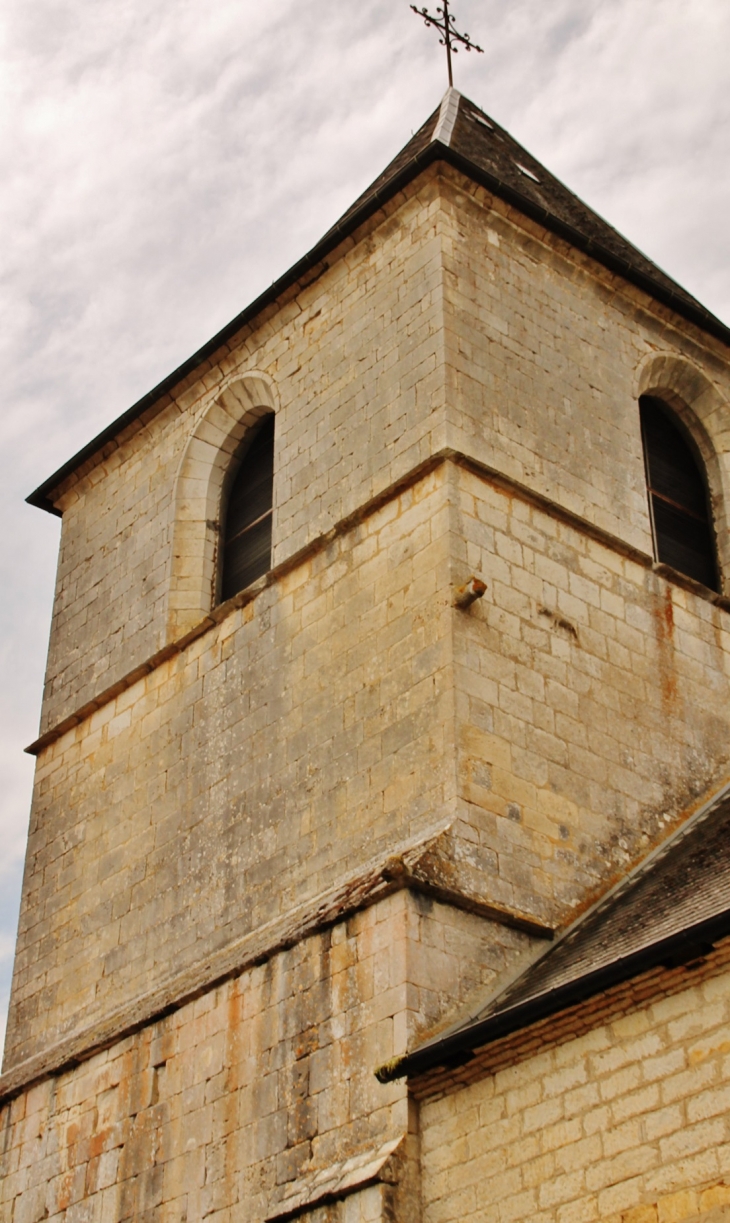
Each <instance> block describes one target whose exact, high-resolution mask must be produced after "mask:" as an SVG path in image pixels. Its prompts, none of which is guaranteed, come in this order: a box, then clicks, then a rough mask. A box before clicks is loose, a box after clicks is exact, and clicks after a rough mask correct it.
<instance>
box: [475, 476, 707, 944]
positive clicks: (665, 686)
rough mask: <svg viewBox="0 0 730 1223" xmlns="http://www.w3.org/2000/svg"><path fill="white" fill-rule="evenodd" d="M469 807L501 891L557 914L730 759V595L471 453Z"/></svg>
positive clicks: (591, 891) (622, 866)
mask: <svg viewBox="0 0 730 1223" xmlns="http://www.w3.org/2000/svg"><path fill="white" fill-rule="evenodd" d="M458 486H459V494H458V495H459V501H458V511H455V520H454V531H453V536H452V539H453V541H454V566H455V568H457V569H461V571H468V572H473V573H476V574H478V575H479V576H480V577H482V578H483V580H484V581H485V582H486V583H487V592H486V594H485V596H484V598H483V599H481V600H480V601H479V602H478V603H475V604H474V605H473V606H472V608H471V609H470V611H469V612H468V613H467V614H466V615H460V616H457V617H455V619H454V621H453V626H454V676H455V678H454V682H455V688H456V711H457V723H458V728H457V741H458V744H459V765H458V771H459V782H458V785H459V799H460V803H461V804H462V810H463V818H464V820H465V821H467V822H468V823H469V824H470V826H471V827H472V828H473V829H474V830H475V832H476V831H477V830H478V843H479V846H480V850H481V853H482V860H483V861H490V860H491V864H492V866H491V874H490V877H489V888H490V891H491V896H492V899H494V900H495V901H500V902H501V903H503V904H506V905H510V904H518V905H519V907H521V908H523V909H527V910H528V911H531V912H537V913H542V914H543V916H546V917H549V918H550V919H551V920H552V921H553V922H556V923H557V924H563V923H564V922H565V920H566V917H567V914H568V913H569V912H571V911H574V910H575V908H576V907H577V906H581V905H584V904H585V903H586V901H587V899H588V898H589V897H590V896H591V895H595V894H597V893H598V892H600V891H602V890H603V888H605V886H606V884H607V883H608V882H609V881H610V880H611V879H612V878H617V877H618V876H619V875H621V874H623V873H624V872H625V871H626V869H628V867H629V866H630V865H631V864H633V863H634V862H636V861H638V860H639V859H640V858H642V857H643V856H644V854H645V853H646V852H647V851H648V849H649V848H651V846H652V845H655V844H659V843H660V842H661V841H662V840H663V839H664V837H665V836H666V835H667V834H668V833H669V831H670V830H671V829H672V828H673V827H674V826H675V825H676V822H677V821H678V820H679V819H680V818H684V817H685V816H686V814H687V813H688V812H689V811H690V810H691V809H692V806H693V805H694V804H696V803H697V801H698V799H699V798H700V797H701V795H703V794H705V793H706V792H708V791H711V790H712V789H713V788H714V787H715V786H717V785H719V784H720V783H721V782H722V781H724V780H725V779H726V777H727V776H728V774H730V613H729V612H728V611H726V610H724V609H723V608H721V607H719V606H716V605H715V604H713V603H712V602H711V601H710V600H709V599H707V598H704V597H703V596H702V595H701V594H699V593H694V592H693V591H691V590H689V589H684V588H682V587H681V586H679V585H678V584H676V583H675V582H672V581H668V580H667V579H666V578H664V577H662V576H660V575H659V574H658V573H655V572H653V571H652V569H651V568H650V567H647V566H646V565H642V564H640V563H638V562H637V561H636V560H634V559H632V558H631V557H627V556H625V555H622V554H621V553H620V552H619V551H617V550H616V549H614V548H612V547H610V546H607V544H605V543H603V542H601V541H600V540H598V539H594V538H591V536H590V535H588V534H586V533H585V531H583V530H582V529H580V527H576V526H575V525H573V524H571V523H570V522H568V521H561V520H560V518H558V517H556V516H555V515H554V514H552V513H550V512H548V511H546V510H545V509H544V508H543V507H541V506H540V505H538V504H534V503H533V504H531V503H530V502H529V500H527V499H526V498H525V497H522V496H520V495H517V494H515V493H514V492H513V491H510V490H509V489H504V488H500V487H498V486H497V485H495V484H494V483H493V482H491V481H490V480H489V479H487V478H485V477H483V476H480V475H479V474H478V473H477V472H474V471H468V470H465V469H464V468H460V469H459V472H458Z"/></svg>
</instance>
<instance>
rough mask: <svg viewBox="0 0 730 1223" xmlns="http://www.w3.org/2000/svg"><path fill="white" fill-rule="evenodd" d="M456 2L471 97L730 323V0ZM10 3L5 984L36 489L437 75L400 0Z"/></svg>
mask: <svg viewBox="0 0 730 1223" xmlns="http://www.w3.org/2000/svg"><path fill="white" fill-rule="evenodd" d="M434 7H435V4H431V8H434ZM455 8H456V12H457V15H458V19H459V22H460V24H461V25H462V28H464V27H465V28H467V29H468V30H469V31H470V33H471V34H472V36H473V37H474V38H475V39H476V40H477V41H478V42H479V43H481V45H482V46H484V48H485V51H486V53H485V55H483V56H477V55H475V54H471V55H466V54H463V53H462V54H460V55H459V56H458V58H457V61H456V71H457V85H458V86H459V87H460V88H461V89H462V91H463V92H464V93H466V94H468V95H469V96H470V97H472V98H473V99H474V100H475V101H476V102H478V103H479V104H480V105H482V106H484V107H485V109H486V110H488V111H489V112H491V113H492V114H493V115H494V116H495V118H497V119H498V120H499V121H500V122H501V123H503V124H504V125H505V126H507V127H508V128H509V129H510V130H511V131H512V132H513V133H514V135H515V136H516V137H517V138H518V139H520V140H522V141H523V143H525V144H526V145H527V147H528V148H529V149H530V150H531V151H532V152H533V153H534V154H535V155H536V156H537V157H539V158H540V159H541V160H542V161H544V162H545V164H546V165H548V166H549V167H550V169H551V170H552V171H553V172H554V173H556V174H558V175H559V176H560V177H561V178H563V179H564V180H565V181H567V182H568V183H569V185H570V186H571V187H572V188H573V189H574V190H575V191H577V193H578V194H579V195H582V196H583V197H584V198H585V199H586V200H587V201H588V202H589V203H590V204H592V205H593V206H594V207H595V208H597V209H598V211H599V212H601V213H602V214H603V215H605V216H607V217H608V218H609V219H610V220H611V221H612V222H613V223H614V224H615V225H617V227H618V228H619V229H621V230H622V231H623V232H625V233H626V235H627V236H628V237H629V238H631V239H632V240H633V241H634V242H636V244H637V245H639V246H640V247H642V248H643V249H644V250H646V251H647V253H648V254H650V255H651V256H652V258H654V259H655V260H656V261H657V262H658V263H659V264H661V265H662V266H663V267H665V268H666V269H667V271H669V272H670V273H671V274H672V275H673V276H675V277H676V278H677V279H678V280H679V281H680V282H681V283H683V284H684V285H686V287H687V288H688V289H690V291H692V292H693V293H695V294H696V295H697V296H698V297H699V298H700V300H702V301H703V302H704V303H705V304H706V305H708V306H709V307H710V308H711V309H713V310H715V312H716V313H718V314H720V316H721V317H724V318H725V320H726V321H730V257H729V256H730V250H729V245H730V242H729V239H728V236H727V226H726V218H727V216H728V214H729V212H730V157H729V156H728V147H727V144H728V135H727V133H728V131H729V130H730V124H729V123H728V118H729V117H730V116H729V114H728V112H729V110H730V101H729V100H728V91H727V72H726V68H725V60H726V49H727V47H728V45H730V6H728V5H727V3H726V0H703V3H702V4H701V5H696V4H695V5H688V4H686V0H551V3H550V4H545V3H544V0H511V3H510V4H505V3H504V0H456V4H455ZM0 23H1V24H0V54H2V58H3V73H2V82H1V83H0V100H1V101H2V105H1V106H0V113H2V115H4V116H5V118H4V120H3V126H2V127H1V128H0V142H1V149H2V164H3V167H4V181H3V186H2V191H1V194H0V219H1V222H0V223H1V224H2V228H3V234H4V242H3V250H4V260H3V271H2V276H1V277H0V357H1V359H2V369H3V372H4V385H3V410H2V413H0V463H2V479H0V513H2V521H3V523H4V530H3V532H2V538H1V542H0V577H1V579H2V589H3V594H4V597H3V601H2V606H1V607H0V630H1V632H0V664H1V665H2V675H3V681H4V682H3V684H2V686H1V687H0V769H1V770H2V772H1V776H2V788H1V789H0V827H1V829H2V843H1V844H2V848H1V850H0V895H2V898H3V899H2V903H1V904H0V1005H2V996H3V991H4V996H5V997H6V995H7V983H8V980H9V970H10V960H11V943H12V937H13V934H14V926H15V918H16V911H17V898H18V892H19V880H20V870H21V864H22V853H23V848H24V838H25V829H26V821H27V809H28V803H29V795H30V784H31V779H32V761H31V760H30V759H29V758H28V757H24V756H23V754H22V751H21V749H22V746H23V744H24V743H27V742H28V741H29V740H30V739H32V738H33V737H34V735H35V733H36V726H37V720H38V708H39V700H40V693H41V684H42V670H43V663H44V654H45V642H46V639H47V633H48V624H49V615H50V603H51V597H52V586H53V575H54V568H55V552H56V548H57V542H58V524H57V522H56V521H55V520H53V519H51V518H50V517H48V516H47V515H43V514H41V513H40V512H39V511H38V510H32V509H30V508H29V507H28V506H25V505H24V504H23V497H24V496H25V495H26V494H27V493H28V492H29V491H30V490H31V488H33V487H34V486H35V485H36V484H37V483H38V482H39V481H40V480H41V479H42V478H43V477H44V476H46V475H47V474H49V473H50V471H52V470H53V469H54V468H55V467H56V466H57V465H58V464H60V463H61V462H62V461H63V460H64V459H65V458H67V457H68V456H69V455H70V454H71V453H73V451H74V450H76V449H77V448H78V447H79V446H80V445H82V444H83V442H85V441H86V440H87V439H88V438H89V437H90V436H92V435H93V434H94V433H96V432H97V431H98V430H99V429H100V428H101V427H102V426H103V425H104V424H106V423H107V422H108V421H109V420H111V419H112V418H113V417H114V416H116V415H117V414H118V413H119V412H121V411H123V410H124V409H125V408H126V407H128V406H129V404H130V403H132V402H133V401H134V400H135V399H136V398H138V397H139V396H140V395H141V394H142V393H143V392H144V391H146V390H148V389H149V388H150V387H151V386H152V385H153V384H154V383H155V382H156V381H158V380H159V379H160V378H161V377H162V376H163V375H164V374H166V373H167V372H169V370H171V369H172V368H173V367H174V366H175V365H176V364H178V363H179V362H180V361H182V360H183V359H184V358H185V357H186V356H188V355H189V354H190V353H191V352H192V351H193V350H194V349H195V348H197V347H198V346H199V345H200V344H201V343H202V342H203V341H204V340H205V339H207V338H208V337H209V336H210V335H211V334H212V333H213V332H214V331H215V330H216V329H217V328H219V327H220V326H222V325H223V324H224V323H225V322H226V321H227V320H228V319H229V318H231V317H232V316H233V315H234V314H236V313H237V312H238V311H239V310H240V309H241V308H242V307H243V306H244V305H246V303H247V302H248V301H250V300H251V299H252V298H253V297H255V296H256V295H257V294H258V293H259V292H260V291H261V290H262V289H263V288H264V287H265V286H266V285H267V284H268V283H269V282H270V281H271V280H273V279H275V278H276V277H277V276H278V275H280V274H281V273H282V272H283V271H284V270H285V269H286V268H287V266H289V265H290V264H291V263H293V262H294V261H295V260H296V259H297V258H298V257H299V256H300V255H301V254H303V253H304V251H305V250H306V249H307V248H308V247H310V246H311V245H312V244H313V243H314V241H316V239H317V238H318V237H319V236H320V235H321V234H322V233H323V232H324V231H325V230H326V229H327V228H328V227H329V225H330V224H332V222H333V221H335V220H336V218H337V216H338V215H339V214H340V213H342V212H343V211H344V210H345V208H346V207H347V206H348V205H349V204H350V203H351V202H352V200H353V199H354V198H355V197H356V196H357V195H358V194H359V193H360V192H361V191H362V190H363V189H364V187H365V186H367V184H368V182H369V181H370V180H372V179H373V178H374V177H375V176H376V175H377V174H378V173H379V172H380V170H381V169H382V168H383V167H384V165H385V164H386V162H387V161H388V160H389V159H390V158H391V157H392V156H393V155H394V154H395V153H396V152H397V151H398V149H399V148H400V147H401V145H402V144H404V143H405V141H406V140H407V139H408V137H409V136H410V134H411V132H412V130H414V129H415V128H417V127H418V126H419V125H420V124H421V123H422V122H423V120H424V119H425V117H426V116H427V115H428V114H429V113H430V111H431V110H432V109H433V108H434V107H435V106H436V105H437V103H438V101H439V98H440V96H441V93H442V92H443V88H444V85H445V79H444V65H443V62H442V51H441V49H440V48H439V47H438V45H437V42H436V38H435V36H434V35H433V32H429V31H428V30H426V29H425V28H424V26H423V25H422V23H419V22H418V21H417V19H416V18H415V17H414V16H413V14H412V13H411V12H410V10H409V7H408V0H339V3H337V4H332V3H324V0H311V2H310V3H309V4H307V5H303V4H301V3H300V2H299V0H269V3H268V4H267V5H262V4H261V3H254V2H253V0H216V3H215V4H211V3H204V2H203V0H177V2H176V3H175V4H172V3H169V0H167V2H166V0H151V2H150V0H126V3H124V4H120V3H118V0H114V2H112V0H99V2H98V3H97V4H95V5H89V4H87V3H83V2H82V0H35V2H34V3H33V4H32V5H29V4H27V3H25V0H6V5H5V10H4V13H3V14H2V16H1V17H0Z"/></svg>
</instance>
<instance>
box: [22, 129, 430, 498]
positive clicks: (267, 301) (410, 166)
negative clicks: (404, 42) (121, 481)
mask: <svg viewBox="0 0 730 1223" xmlns="http://www.w3.org/2000/svg"><path fill="white" fill-rule="evenodd" d="M446 151H447V149H446V146H445V145H443V144H442V143H441V142H440V141H433V142H432V143H430V144H429V145H428V146H427V147H426V148H425V149H423V150H422V151H421V152H420V153H418V154H416V155H415V156H414V157H413V158H412V159H411V160H410V161H408V162H407V163H406V164H405V165H404V167H403V168H402V169H401V170H400V171H398V173H396V174H395V175H394V176H393V178H391V179H389V180H388V181H387V182H386V183H384V184H383V186H382V187H380V188H378V189H377V190H375V191H374V192H373V193H372V194H371V195H369V196H368V197H367V199H366V200H364V201H363V203H362V205H361V206H360V207H359V208H358V209H356V210H355V211H354V212H353V213H351V214H350V215H348V217H347V221H346V223H344V224H343V223H341V222H338V223H337V224H336V225H334V226H333V228H332V229H330V230H328V232H327V233H326V234H325V236H324V237H323V238H322V239H321V240H320V241H319V242H318V243H317V244H316V246H313V247H312V249H311V250H310V251H308V253H307V254H306V255H304V256H303V257H302V258H301V259H300V260H299V261H298V262H297V263H295V264H294V265H293V266H292V267H291V268H289V269H288V271H286V272H285V273H284V274H283V276H280V277H279V279H278V280H275V281H274V283H273V284H272V285H271V286H270V287H269V288H268V289H265V290H264V292H263V293H261V294H260V296H259V297H257V298H256V300H255V301H253V302H251V304H250V305H248V306H246V308H245V309H244V310H242V311H241V313H240V314H237V315H236V317H235V318H233V319H231V321H230V322H229V323H227V324H226V326H225V327H223V328H222V329H221V330H220V331H218V332H216V334H215V335H214V336H213V337H212V338H211V339H210V340H208V341H207V342H206V343H205V344H203V346H202V347H201V348H199V349H198V350H197V352H194V353H193V355H192V356H191V357H188V358H187V360H186V361H184V362H183V363H182V365H179V366H178V367H177V369H174V370H173V371H172V373H170V374H168V375H167V377H165V378H163V380H162V381H161V382H158V384H157V385H156V386H155V387H153V388H152V390H151V391H148V392H147V394H146V395H143V396H142V398H141V399H138V400H137V402H136V403H134V404H132V406H131V408H128V409H127V410H126V412H123V413H122V414H121V416H117V417H116V418H115V419H114V420H113V421H112V422H111V423H110V424H109V425H107V426H106V428H105V429H102V431H101V432H100V433H97V435H96V437H94V438H92V439H91V441H90V442H87V443H86V445H85V446H82V448H81V449H80V450H79V451H77V452H76V454H74V455H73V456H72V457H71V458H70V459H68V460H67V461H66V462H65V463H64V464H63V465H62V466H61V467H59V468H58V470H57V471H55V472H54V473H53V475H51V476H49V477H48V479H46V480H44V481H43V483H42V484H39V485H38V487H37V488H36V489H34V490H33V492H32V493H31V494H30V495H29V496H28V497H26V501H27V503H28V504H29V505H33V506H36V507H37V508H38V509H42V510H46V511H47V512H48V513H50V514H56V515H57V516H58V517H61V511H60V510H59V509H57V507H56V506H55V505H54V503H53V500H52V494H53V492H54V491H55V490H56V489H57V488H58V487H59V485H60V484H62V483H63V481H64V480H66V479H67V478H68V477H69V476H70V475H73V473H74V471H76V470H77V468H79V467H80V466H81V464H82V463H84V462H86V461H87V460H88V459H90V458H93V456H94V455H95V454H98V452H99V451H100V450H101V449H102V448H103V447H104V446H106V445H108V444H109V443H110V442H112V441H114V439H115V438H116V437H117V435H118V434H119V433H121V432H122V430H124V429H125V428H126V427H127V426H128V425H131V424H132V423H133V422H134V421H135V420H138V419H139V417H140V416H141V415H142V414H143V413H144V412H146V411H149V409H151V408H153V407H154V406H155V404H156V403H157V402H159V400H161V399H162V398H163V397H164V396H165V395H168V394H170V393H171V392H172V391H173V390H174V388H175V387H176V386H178V385H179V384H180V383H181V382H182V381H183V380H184V379H185V378H187V377H188V376H189V375H190V374H192V373H194V372H195V370H196V369H198V368H199V367H200V366H201V365H202V364H203V363H204V362H205V361H207V360H208V359H209V358H210V357H211V356H213V354H214V353H215V352H216V351H217V350H218V349H219V348H220V347H221V345H223V344H225V343H226V342H227V341H228V340H229V339H231V337H232V336H234V335H235V334H236V332H238V331H240V330H241V328H242V327H245V326H246V325H247V324H249V323H251V322H253V320H254V319H255V318H256V317H257V316H258V315H259V314H261V313H262V311H264V310H265V309H266V308H267V306H270V305H272V304H273V303H274V302H275V301H276V299H277V298H278V297H280V296H281V294H282V293H285V292H286V291H287V290H288V289H290V288H292V287H293V286H294V285H296V284H297V282H298V281H301V280H303V279H304V278H305V277H306V276H307V274H308V273H309V272H311V271H313V270H314V269H315V268H316V267H317V266H318V265H319V264H321V263H322V262H323V261H324V260H325V259H326V258H327V256H328V255H330V254H331V253H332V251H333V250H335V249H336V248H337V247H338V246H339V245H340V244H341V243H342V242H344V241H346V239H347V238H349V237H350V236H351V235H352V234H353V233H354V232H355V231H356V230H357V229H359V227H360V226H361V225H363V224H365V222H366V221H368V220H369V219H370V217H371V216H373V215H374V213H376V212H377V211H378V210H379V209H380V208H382V207H383V205H385V204H387V203H388V201H389V200H391V199H392V198H393V196H395V195H397V194H398V192H399V191H401V190H403V188H404V187H406V186H407V185H408V183H409V182H410V181H411V180H412V179H413V178H415V176H416V175H417V174H419V173H420V172H421V170H423V169H425V168H426V167H427V166H428V165H430V164H431V163H432V162H433V161H438V160H439V159H441V158H443V156H444V154H445V152H446ZM323 270H325V269H323ZM310 283H311V282H310ZM305 287H306V286H305Z"/></svg>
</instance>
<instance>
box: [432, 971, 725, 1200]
mask: <svg viewBox="0 0 730 1223" xmlns="http://www.w3.org/2000/svg"><path fill="white" fill-rule="evenodd" d="M725 961H727V949H726V950H725ZM674 977H675V980H674V982H673V983H672V988H671V991H669V992H665V993H664V995H663V996H662V995H661V993H659V996H657V989H656V984H653V983H652V982H651V980H647V979H638V980H637V982H636V984H635V988H633V989H632V988H623V989H622V990H620V991H614V1002H613V1008H614V1014H613V1016H612V1017H611V1018H610V1019H608V1020H607V1021H604V1022H602V1021H601V1015H600V1011H601V1008H602V1007H603V1006H604V1005H609V1004H610V995H609V996H607V997H606V998H605V999H596V1000H595V1002H594V1003H593V1004H591V1005H588V1006H584V1007H582V1008H579V1009H576V1011H575V1012H574V1018H573V1021H572V1024H573V1028H572V1033H571V1018H570V1014H568V1015H567V1016H566V1017H565V1018H564V1019H562V1020H561V1019H560V1018H559V1017H556V1018H555V1019H553V1020H551V1021H545V1022H544V1023H543V1024H541V1025H540V1028H539V1030H538V1029H535V1030H534V1032H533V1037H535V1038H536V1039H533V1040H532V1041H531V1042H530V1041H529V1037H528V1034H527V1033H526V1034H525V1040H524V1045H525V1047H528V1046H529V1053H528V1054H527V1055H526V1056H525V1055H524V1054H522V1055H519V1054H517V1055H516V1056H515V1057H514V1058H513V1059H512V1060H511V1064H504V1062H503V1064H502V1066H501V1068H498V1069H495V1071H494V1072H493V1073H489V1072H487V1071H486V1070H485V1072H483V1073H482V1074H480V1075H476V1072H475V1081H473V1082H472V1083H471V1084H469V1085H466V1086H463V1085H462V1086H461V1087H455V1088H454V1089H453V1090H449V1091H448V1092H447V1093H443V1092H442V1093H441V1094H439V1095H435V1096H432V1097H430V1098H427V1099H425V1100H424V1102H423V1103H422V1106H421V1117H420V1123H421V1148H422V1168H423V1186H422V1189H423V1215H422V1218H423V1221H424V1223H451V1221H452V1220H454V1221H455V1220H464V1221H465V1223H487V1221H488V1223H507V1221H508V1220H509V1223H519V1221H520V1220H525V1221H527V1220H529V1223H567V1221H568V1220H580V1221H581V1223H593V1221H594V1220H596V1221H598V1220H600V1223H721V1221H724V1220H726V1219H727V1218H728V1217H730V1114H729V1110H728V1105H729V1104H730V1061H729V1059H728V1049H729V1048H730V974H729V973H728V971H727V964H726V966H725V970H724V971H722V972H720V973H719V974H715V975H710V976H705V978H704V980H703V972H702V970H695V971H694V972H692V971H691V970H690V971H689V972H688V971H687V970H686V969H682V970H679V971H678V972H675V974H674ZM681 977H683V981H681V980H680V978H681ZM591 1007H593V1009H594V1010H595V1011H596V1012H597V1013H596V1014H594V1016H593V1022H591V1014H590V1011H591ZM556 1027H557V1029H558V1030H559V1031H560V1036H559V1039H558V1040H557V1042H555V1041H554V1040H552V1039H551V1035H552V1032H553V1031H554V1030H555V1029H556ZM517 1043H518V1044H519V1041H518V1042H517ZM493 1057H494V1058H495V1060H496V1062H498V1060H499V1053H498V1048H497V1046H495V1047H494V1052H493Z"/></svg>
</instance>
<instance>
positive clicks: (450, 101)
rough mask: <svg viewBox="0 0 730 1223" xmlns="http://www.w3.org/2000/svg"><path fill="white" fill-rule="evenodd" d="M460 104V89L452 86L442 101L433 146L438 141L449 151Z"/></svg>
mask: <svg viewBox="0 0 730 1223" xmlns="http://www.w3.org/2000/svg"><path fill="white" fill-rule="evenodd" d="M460 102H461V94H460V93H459V91H458V89H454V87H453V85H450V86H449V88H448V89H447V90H446V93H445V94H444V96H443V98H442V100H441V110H440V111H439V117H438V119H437V120H436V126H435V128H434V130H433V135H432V137H431V143H432V144H433V143H434V142H435V141H436V140H438V141H440V143H441V144H445V145H446V147H447V149H448V148H450V147H451V137H452V136H453V134H454V127H455V126H456V120H457V117H458V114H459V104H460Z"/></svg>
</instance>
